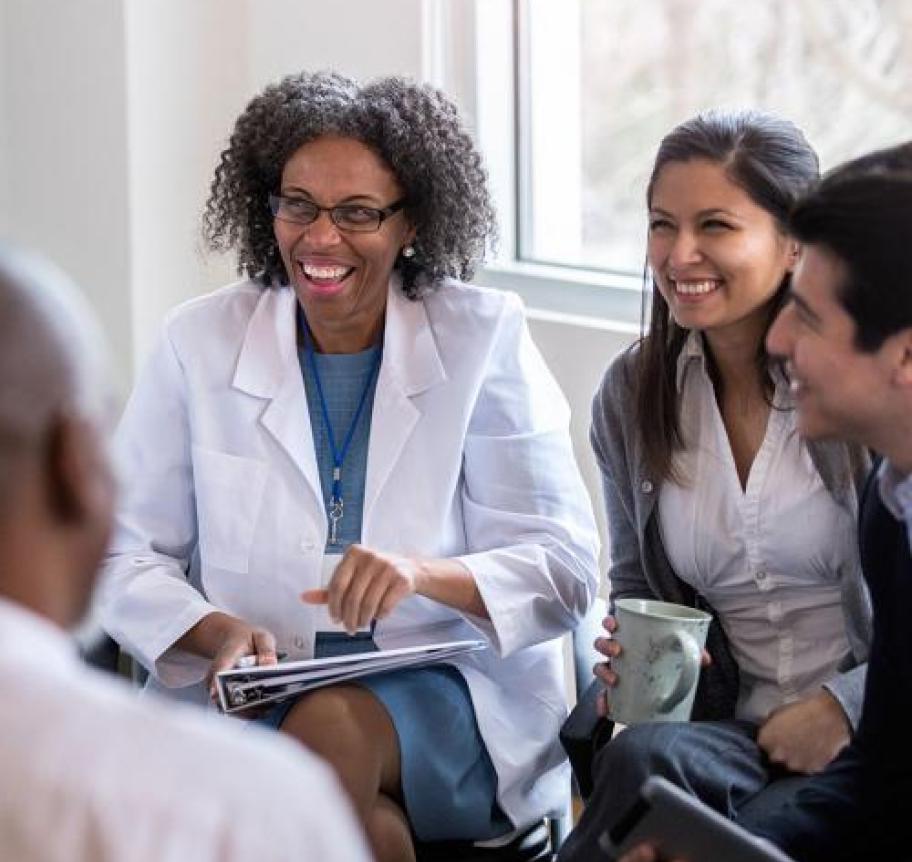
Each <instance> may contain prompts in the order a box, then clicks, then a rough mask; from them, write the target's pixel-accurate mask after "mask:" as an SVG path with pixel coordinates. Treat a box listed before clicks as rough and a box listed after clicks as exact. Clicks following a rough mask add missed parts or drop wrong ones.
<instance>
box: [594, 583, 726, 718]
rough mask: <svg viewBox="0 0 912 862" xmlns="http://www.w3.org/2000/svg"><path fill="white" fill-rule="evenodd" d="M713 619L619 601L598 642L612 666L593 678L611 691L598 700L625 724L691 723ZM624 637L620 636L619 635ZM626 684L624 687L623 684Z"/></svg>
mask: <svg viewBox="0 0 912 862" xmlns="http://www.w3.org/2000/svg"><path fill="white" fill-rule="evenodd" d="M710 620H711V617H710V616H709V614H707V613H704V612H703V611H700V610H697V609H695V608H690V607H686V606H684V605H676V604H672V603H670V602H660V601H653V600H650V599H618V600H617V602H615V615H612V616H609V617H606V618H605V620H604V622H603V623H602V625H603V626H604V628H605V631H606V634H607V635H608V636H607V637H600V638H598V639H597V640H596V641H595V648H596V650H597V651H598V652H599V653H601V654H602V655H603V656H605V658H606V659H607V660H608V661H606V662H603V663H599V664H597V665H596V666H595V668H594V673H595V675H596V677H598V679H600V680H601V681H602V682H603V683H604V684H605V685H606V686H607V687H608V688H610V689H614V691H613V692H612V693H610V694H609V693H608V692H607V691H606V692H605V694H604V695H603V697H601V698H600V699H599V702H598V709H599V713H600V714H601V715H602V716H607V715H608V714H609V712H610V713H611V714H612V717H613V718H615V719H616V720H618V721H620V722H622V723H624V724H634V723H638V722H642V721H686V720H687V719H688V718H689V717H690V710H691V708H692V707H693V698H694V694H695V692H696V685H697V678H698V676H699V671H700V667H702V666H705V665H706V664H708V663H709V655H708V654H707V652H706V650H705V649H704V644H705V642H706V634H707V632H708V630H709V623H710ZM619 632H620V634H619ZM622 679H626V680H627V682H626V684H622Z"/></svg>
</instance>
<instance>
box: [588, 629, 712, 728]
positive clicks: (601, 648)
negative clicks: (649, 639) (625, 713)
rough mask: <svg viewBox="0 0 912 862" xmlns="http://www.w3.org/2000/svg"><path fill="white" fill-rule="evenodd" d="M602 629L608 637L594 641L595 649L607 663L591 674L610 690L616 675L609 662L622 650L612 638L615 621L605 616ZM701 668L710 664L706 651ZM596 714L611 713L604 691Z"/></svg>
mask: <svg viewBox="0 0 912 862" xmlns="http://www.w3.org/2000/svg"><path fill="white" fill-rule="evenodd" d="M602 627H603V628H604V629H605V631H606V632H607V633H608V637H601V638H596V639H595V644H594V646H595V649H596V651H597V652H600V653H601V654H602V655H603V656H605V658H606V659H608V661H605V662H599V663H598V664H597V665H596V666H595V667H594V668H592V672H593V673H594V674H595V676H596V677H598V678H599V679H600V680H601V681H602V682H603V683H605V685H606V686H608V687H609V688H612V687H614V686H616V685H617V683H618V675H617V673H616V672H615V671H613V670H612V669H611V660H612V659H614V658H617V657H618V656H619V655H620V654H621V652H622V651H623V648H622V647H621V645H620V643H618V641H617V640H616V638H615V637H614V634H615V632H617V629H618V622H617V619H616V618H615V617H613V616H607V617H605V619H604V620H602ZM700 664H701V666H702V667H708V666H709V665H710V664H712V658H711V657H710V655H709V653H708V652H707V651H706V650H703V655H702V657H701V660H700ZM597 708H598V714H599V715H600V716H602V718H605V717H607V716H608V714H609V713H610V712H611V706H610V704H609V698H608V692H607V691H604V692H602V693H601V694H600V695H599V699H598V702H597Z"/></svg>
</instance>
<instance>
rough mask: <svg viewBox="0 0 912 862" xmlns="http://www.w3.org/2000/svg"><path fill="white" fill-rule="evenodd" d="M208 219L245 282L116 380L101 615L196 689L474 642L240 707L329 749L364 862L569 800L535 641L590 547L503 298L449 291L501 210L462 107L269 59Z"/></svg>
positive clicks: (553, 682)
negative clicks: (122, 405) (437, 660)
mask: <svg viewBox="0 0 912 862" xmlns="http://www.w3.org/2000/svg"><path fill="white" fill-rule="evenodd" d="M205 229H206V234H207V237H208V239H209V241H210V243H211V244H212V245H213V246H215V247H222V248H225V247H231V248H233V249H235V250H236V251H237V253H238V258H239V268H240V270H241V271H242V272H243V273H244V274H245V275H246V276H247V279H246V280H244V281H242V282H239V283H237V284H233V285H230V286H228V287H226V288H224V289H222V290H219V291H216V292H215V293H212V294H210V295H208V296H203V297H200V298H199V299H196V300H193V301H190V302H188V303H186V304H184V305H183V306H181V307H180V308H178V309H176V310H175V311H174V312H173V313H172V314H171V315H170V316H169V317H168V319H167V321H166V323H165V326H164V329H163V332H162V334H161V337H160V339H159V341H158V344H157V346H156V347H155V349H154V351H153V353H152V356H151V358H150V360H149V362H148V364H147V366H146V368H145V370H144V371H143V373H142V374H141V375H140V377H139V379H138V382H137V384H136V389H135V391H134V393H133V396H132V398H131V400H130V403H129V405H128V407H127V410H126V413H125V415H124V418H123V422H122V426H121V429H120V433H119V446H120V451H121V455H122V458H123V461H124V467H125V477H126V486H127V487H126V495H125V496H126V501H125V503H124V505H123V507H122V510H121V512H120V516H119V526H118V531H117V534H116V537H115V540H114V542H113V546H112V550H111V553H110V556H109V559H108V562H107V570H106V584H107V586H106V593H105V600H104V607H103V615H104V620H105V624H106V626H107V628H108V630H109V631H110V632H111V633H112V635H113V636H114V637H115V638H116V639H117V640H118V641H119V642H120V643H121V644H122V645H123V646H124V647H125V648H126V649H127V650H128V651H129V652H130V653H131V654H132V655H134V656H136V657H137V658H138V659H139V660H140V661H141V662H142V663H143V664H144V665H145V666H146V667H147V668H148V669H149V670H150V672H151V675H152V683H151V684H152V685H154V686H158V687H161V688H166V689H169V690H171V691H174V690H176V689H182V690H183V693H184V695H185V696H189V697H200V698H201V699H205V696H206V683H207V681H208V680H211V676H212V674H213V673H214V672H216V671H218V670H221V669H225V668H228V667H231V666H232V665H233V664H234V663H235V662H236V661H237V659H238V658H239V657H241V656H242V655H245V654H255V655H256V656H257V659H258V662H259V663H261V664H262V663H271V662H274V661H275V660H276V654H277V651H283V652H286V653H288V655H289V657H290V658H305V657H309V656H311V655H314V654H317V655H329V654H333V653H338V652H347V651H352V650H365V649H375V648H377V647H380V648H383V647H385V646H392V645H396V644H397V643H401V642H403V641H404V640H408V641H410V642H415V641H420V642H443V641H448V640H454V639H459V638H465V637H473V636H475V637H477V636H478V633H479V632H480V633H482V634H483V636H484V637H485V638H487V640H488V641H489V643H490V647H489V648H488V649H486V650H484V651H482V652H479V653H473V654H470V655H469V656H467V657H463V658H460V659H458V660H456V661H454V662H453V663H452V665H442V666H436V667H432V668H424V669H421V670H409V671H399V672H397V673H394V674H390V675H386V676H380V677H373V678H370V679H367V680H363V681H361V682H360V683H359V684H357V685H337V686H334V687H331V688H327V689H323V690H321V691H319V692H316V693H310V694H307V695H304V696H302V697H301V698H299V699H298V700H296V701H292V702H290V703H288V704H284V705H283V706H282V707H280V708H278V709H275V710H272V711H271V712H270V713H269V714H268V715H266V716H265V717H263V718H261V719H260V720H261V721H265V722H267V723H269V724H272V725H274V726H277V727H280V729H281V731H283V732H286V733H289V734H291V735H292V736H294V737H296V738H298V739H299V740H301V741H302V742H303V743H304V744H306V745H307V746H309V747H310V748H312V749H314V750H315V751H317V752H318V753H319V754H321V755H323V756H324V757H325V758H326V759H327V760H328V761H329V762H330V763H331V764H332V765H333V766H334V767H335V769H336V771H337V773H338V775H339V777H340V779H341V781H342V783H343V785H344V786H345V787H346V789H347V790H348V791H349V793H350V794H351V796H352V797H353V799H354V801H355V804H356V807H357V810H358V812H359V813H360V815H361V817H362V820H363V822H364V825H365V827H366V829H367V833H368V836H369V838H370V841H371V843H372V845H373V848H374V851H375V853H376V854H377V856H378V858H380V859H393V858H397V859H402V858H409V856H410V855H411V854H413V852H414V845H413V837H417V839H419V840H443V839H456V840H459V839H463V840H479V839H490V838H495V837H499V836H501V835H504V834H507V833H509V832H510V831H511V830H514V829H517V828H521V827H523V826H525V825H527V824H530V823H532V822H534V821H535V820H536V819H538V818H541V817H542V816H543V815H544V814H546V813H547V812H548V811H550V810H554V809H556V808H558V807H559V806H560V805H561V804H562V801H563V798H564V795H565V793H566V787H567V780H568V772H567V769H566V766H565V762H564V759H563V757H562V754H561V752H560V749H559V746H558V744H557V730H558V728H559V726H560V723H561V720H562V718H563V716H564V713H565V699H564V689H563V677H562V663H561V650H560V646H559V642H558V640H557V638H558V637H559V636H560V635H562V634H563V633H565V632H567V631H569V630H570V629H571V628H573V626H574V624H575V623H576V621H577V620H578V619H579V618H580V617H581V616H582V615H583V614H584V613H585V612H586V610H587V608H588V607H589V603H590V600H591V599H592V596H593V594H594V592H595V586H596V578H597V567H596V553H597V539H596V534H595V528H594V524H593V520H592V514H591V509H590V505H589V502H588V498H587V496H586V493H585V491H584V488H583V485H582V483H581V481H580V477H579V474H578V471H577V468H576V465H575V462H574V459H573V455H572V453H571V448H570V442H569V436H568V430H567V428H568V409H567V405H566V403H565V401H564V399H563V397H562V395H561V393H560V391H559V389H558V387H557V386H556V384H555V382H554V380H553V379H552V377H551V375H550V374H549V372H548V370H547V368H546V367H545V365H544V362H543V361H542V358H541V356H540V355H539V353H538V351H537V350H536V348H535V346H534V344H533V343H532V341H531V339H530V337H529V333H528V330H527V328H526V325H525V322H524V318H523V312H522V308H521V306H520V303H519V302H518V301H517V299H516V297H514V296H512V295H510V294H507V293H503V292H499V291H493V290H486V289H483V288H478V287H472V286H468V285H466V284H464V283H462V281H463V280H465V279H467V278H469V277H471V274H472V272H473V269H474V267H475V265H476V264H477V263H478V262H479V261H480V259H481V258H482V256H483V253H484V250H485V245H486V242H487V241H488V240H489V239H490V238H491V236H492V234H493V230H494V216H493V212H492V208H491V206H490V202H489V198H488V193H487V190H486V187H485V174H484V170H483V168H482V167H481V163H480V158H479V156H478V154H477V152H476V150H475V149H474V146H473V144H472V142H471V139H470V138H469V137H468V135H467V134H466V133H465V132H464V131H463V130H462V128H461V126H460V123H459V120H458V117H457V115H456V111H455V109H454V107H453V106H452V105H451V104H450V103H449V102H448V101H447V100H446V98H445V97H444V96H443V95H442V94H440V93H439V92H437V91H435V90H433V89H431V88H429V87H420V86H417V85H414V84H411V83H409V82H406V81H403V80H401V79H396V78H385V79H380V80H378V81H376V82H374V83H372V84H370V85H366V86H359V85H357V84H356V83H354V82H352V81H349V80H347V79H345V78H342V77H340V76H338V75H335V74H320V75H309V74H302V75H297V76H291V77H288V78H286V79H284V80H282V81H281V82H279V83H278V84H276V85H273V86H270V87H268V88H267V89H266V90H265V91H264V92H263V93H262V94H260V95H259V96H257V97H256V98H254V99H253V100H252V101H251V103H250V104H249V105H248V106H247V108H246V109H245V110H244V112H243V113H242V114H241V116H240V118H239V119H238V121H237V124H236V127H235V130H234V133H233V135H232V137H231V140H230V144H229V146H228V147H227V149H226V150H225V151H224V152H223V153H222V156H221V161H220V164H219V166H218V168H217V170H216V173H215V179H214V181H213V184H212V189H211V196H210V199H209V202H208V204H207V209H206V216H205ZM456 279H460V280H459V281H457V280H456ZM339 555H341V557H340V556H339ZM327 558H329V562H326V559H327ZM340 560H341V562H340Z"/></svg>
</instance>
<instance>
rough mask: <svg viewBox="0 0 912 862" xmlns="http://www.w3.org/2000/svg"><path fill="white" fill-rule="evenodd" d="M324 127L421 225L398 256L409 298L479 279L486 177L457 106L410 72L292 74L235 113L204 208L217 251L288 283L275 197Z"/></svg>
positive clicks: (488, 239) (492, 233)
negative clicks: (387, 175) (380, 167)
mask: <svg viewBox="0 0 912 862" xmlns="http://www.w3.org/2000/svg"><path fill="white" fill-rule="evenodd" d="M324 135H340V136H343V137H348V138H353V139H355V140H358V141H360V142H361V143H363V144H365V145H367V146H368V147H370V148H371V149H373V150H374V151H375V152H376V153H377V154H378V155H379V156H380V157H381V158H382V159H383V160H384V161H385V162H386V164H387V165H389V166H390V169H391V170H392V171H393V173H395V175H396V177H397V179H398V181H399V184H400V185H401V186H402V188H403V190H404V191H405V198H406V205H405V213H406V215H407V217H408V219H409V220H410V222H411V223H412V224H413V225H414V226H415V228H416V232H417V235H416V239H415V241H414V242H413V243H412V245H413V246H414V249H415V255H414V256H413V257H411V258H408V259H406V258H403V257H401V256H400V257H399V258H397V261H396V264H395V268H396V269H397V270H399V271H400V273H401V275H402V286H403V290H404V292H405V294H406V295H407V296H408V297H410V298H412V299H415V298H417V297H418V296H420V295H421V294H422V293H424V292H426V291H428V290H431V289H433V288H435V287H436V286H437V285H438V284H439V282H440V281H441V279H443V278H445V277H448V276H449V277H454V278H459V279H461V280H463V281H465V280H468V279H470V278H471V277H472V275H473V273H474V271H475V268H476V266H477V265H478V264H479V263H480V262H481V261H482V260H483V259H484V255H485V250H486V246H487V245H488V244H489V243H493V242H494V241H495V239H496V221H495V215H494V208H493V206H492V204H491V200H490V196H489V194H488V189H487V174H486V172H485V169H484V167H483V165H482V160H481V156H480V154H479V153H478V151H477V149H476V148H475V145H474V143H473V142H472V139H471V138H470V137H469V135H468V134H467V132H466V131H465V130H464V129H463V127H462V123H461V121H460V119H459V115H458V112H457V110H456V107H455V106H454V105H453V103H452V102H451V101H450V100H449V99H448V98H447V97H446V96H445V95H444V94H443V93H441V92H440V91H439V90H436V89H435V88H433V87H431V86H428V85H420V84H416V83H414V82H412V81H409V80H407V79H405V78H399V77H384V78H378V79H376V80H374V81H372V82H370V83H368V84H366V85H363V86H362V85H359V84H357V83H356V82H355V81H353V80H351V79H349V78H345V77H343V76H342V75H339V74H336V73H334V72H320V73H316V74H311V73H302V74H296V75H289V76H288V77H286V78H283V79H282V80H281V81H279V82H278V83H276V84H271V85H270V86H268V87H266V89H265V90H263V92H262V93H261V94H260V95H258V96H256V97H254V99H253V100H252V101H251V102H250V103H249V104H248V105H247V107H246V108H245V109H244V112H243V113H242V114H241V115H240V117H238V120H237V122H236V124H235V127H234V132H233V133H232V135H231V139H230V141H229V143H228V147H227V149H225V150H223V151H222V154H221V157H220V159H219V163H218V166H217V167H216V169H215V177H214V179H213V181H212V185H211V187H210V191H209V199H208V201H207V202H206V209H205V213H204V215H203V234H204V237H205V239H206V240H207V242H208V243H209V246H210V247H211V248H213V249H215V250H222V251H224V250H228V249H231V248H235V249H236V250H237V253H238V272H239V273H244V274H246V275H247V276H248V277H249V278H258V279H261V280H262V281H263V282H264V283H265V284H270V283H272V281H273V280H274V279H276V280H278V281H279V282H280V283H282V284H285V283H287V280H288V278H287V274H286V273H285V269H284V266H283V265H282V258H281V255H280V254H279V249H278V246H277V244H276V240H275V236H274V234H273V227H272V215H271V213H270V211H269V206H268V203H267V201H268V196H269V195H270V194H271V193H275V192H278V191H279V185H280V182H281V177H282V169H283V168H284V166H285V163H286V162H287V161H288V159H289V158H290V157H291V156H292V155H293V154H294V153H295V151H296V150H297V149H298V148H299V147H301V146H302V145H303V144H305V143H307V142H308V141H312V140H315V139H316V138H319V137H322V136H324Z"/></svg>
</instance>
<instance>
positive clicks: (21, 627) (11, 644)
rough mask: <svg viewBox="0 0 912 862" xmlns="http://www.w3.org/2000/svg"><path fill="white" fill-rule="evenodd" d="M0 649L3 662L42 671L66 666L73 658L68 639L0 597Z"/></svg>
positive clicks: (51, 625)
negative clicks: (12, 662) (27, 665)
mask: <svg viewBox="0 0 912 862" xmlns="http://www.w3.org/2000/svg"><path fill="white" fill-rule="evenodd" d="M0 650H2V655H3V660H4V661H8V660H13V661H16V662H22V663H28V664H39V665H41V666H42V667H44V668H46V667H49V666H54V665H56V666H61V665H68V664H70V663H71V662H72V661H73V660H74V659H75V657H76V644H75V641H74V640H73V638H72V636H71V635H70V634H69V633H67V632H65V631H64V630H63V629H61V628H59V627H58V626H57V625H55V624H54V623H52V622H51V621H50V620H48V619H47V618H46V617H43V616H41V615H39V614H37V613H35V612H34V611H32V610H30V609H29V608H26V607H25V606H24V605H21V604H19V603H18V602H13V601H10V600H9V599H6V598H3V597H2V596H0Z"/></svg>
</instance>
